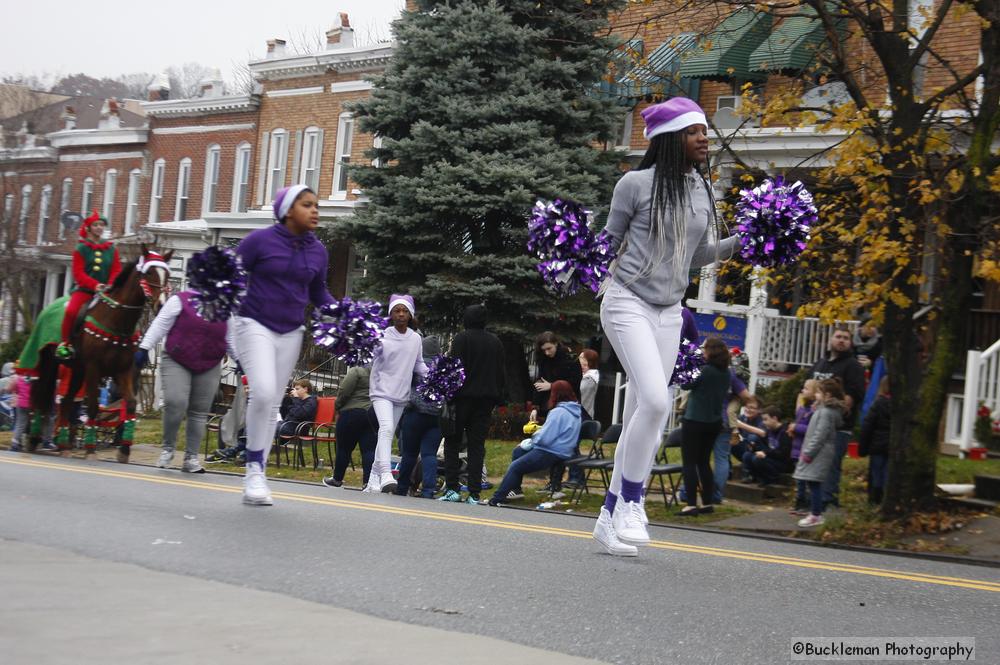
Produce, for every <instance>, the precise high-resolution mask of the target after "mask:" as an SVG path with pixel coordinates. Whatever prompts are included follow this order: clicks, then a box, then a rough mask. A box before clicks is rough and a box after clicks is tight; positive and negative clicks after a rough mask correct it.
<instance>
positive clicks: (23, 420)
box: [10, 374, 31, 451]
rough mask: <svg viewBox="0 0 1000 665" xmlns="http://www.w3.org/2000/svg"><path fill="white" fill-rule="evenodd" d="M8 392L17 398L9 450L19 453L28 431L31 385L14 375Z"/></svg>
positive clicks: (26, 380)
mask: <svg viewBox="0 0 1000 665" xmlns="http://www.w3.org/2000/svg"><path fill="white" fill-rule="evenodd" d="M12 379H13V381H12V382H11V383H12V385H11V387H10V392H11V393H13V394H14V395H16V396H17V401H16V411H15V412H14V414H15V415H14V433H13V436H12V437H11V439H10V450H11V451H19V450H23V449H24V441H22V439H23V438H24V433H25V431H27V429H28V421H29V420H30V418H31V384H30V383H28V379H26V378H25V377H24V376H22V375H21V374H15V375H13V377H12Z"/></svg>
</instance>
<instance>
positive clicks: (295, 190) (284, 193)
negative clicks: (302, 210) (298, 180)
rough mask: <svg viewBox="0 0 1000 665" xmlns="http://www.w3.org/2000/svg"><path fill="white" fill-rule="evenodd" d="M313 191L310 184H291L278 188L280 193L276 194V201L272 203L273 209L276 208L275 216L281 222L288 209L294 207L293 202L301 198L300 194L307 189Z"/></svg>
mask: <svg viewBox="0 0 1000 665" xmlns="http://www.w3.org/2000/svg"><path fill="white" fill-rule="evenodd" d="M307 189H308V190H309V191H312V188H310V187H309V185H301V184H300V185H289V186H288V187H282V188H281V189H279V190H278V193H277V194H275V195H274V203H272V204H271V209H272V210H274V218H275V219H276V220H278V221H279V222H280V221H282V220H283V219H285V215H287V214H288V211H289V210H291V209H292V204H293V203H295V199H297V198H299V194H301V193H302V192H304V191H306V190H307Z"/></svg>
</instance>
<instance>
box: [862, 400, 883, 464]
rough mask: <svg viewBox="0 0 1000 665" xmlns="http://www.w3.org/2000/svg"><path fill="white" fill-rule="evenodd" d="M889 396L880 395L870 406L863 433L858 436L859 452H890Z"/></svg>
mask: <svg viewBox="0 0 1000 665" xmlns="http://www.w3.org/2000/svg"><path fill="white" fill-rule="evenodd" d="M889 423H890V420H889V398H888V397H886V396H885V395H879V396H878V397H876V398H875V401H874V402H872V405H871V406H870V407H868V413H866V414H865V419H864V420H863V421H862V422H861V435H860V436H859V437H858V454H860V455H861V456H862V457H866V456H868V455H888V454H889Z"/></svg>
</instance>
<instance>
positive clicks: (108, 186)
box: [101, 169, 118, 233]
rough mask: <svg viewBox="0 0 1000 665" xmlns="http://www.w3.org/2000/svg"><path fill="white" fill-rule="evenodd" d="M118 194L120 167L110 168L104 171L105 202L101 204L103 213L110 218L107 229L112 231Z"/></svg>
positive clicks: (105, 217)
mask: <svg viewBox="0 0 1000 665" xmlns="http://www.w3.org/2000/svg"><path fill="white" fill-rule="evenodd" d="M117 195H118V169H108V170H107V171H106V172H105V173H104V202H103V203H102V204H101V214H102V215H103V216H104V219H106V220H108V224H107V227H106V228H105V231H106V232H108V233H110V232H111V225H112V224H113V222H112V219H111V218H112V217H113V216H114V214H115V197H116V196H117Z"/></svg>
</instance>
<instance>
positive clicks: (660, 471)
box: [649, 427, 684, 508]
mask: <svg viewBox="0 0 1000 665" xmlns="http://www.w3.org/2000/svg"><path fill="white" fill-rule="evenodd" d="M680 445H681V429H680V428H679V427H678V428H677V429H675V430H672V431H670V432H669V433H668V434H667V435H666V436H664V437H663V442H662V443H661V444H660V449H659V450H658V451H657V452H656V461H655V463H654V464H653V468H652V470H651V471H650V474H649V475H650V479H649V486H650V488H652V486H653V478H656V479H658V480H659V481H660V493H661V494H662V495H663V503H664V505H665V506H667V507H668V508H669V507H670V506H671V505H672V504H676V503H677V483H676V482H675V481H674V476H675V475H676V476H681V475H682V474H683V471H684V466H683V465H682V464H677V463H671V462H670V460H669V458H668V457H667V449H668V448H680ZM664 476H666V478H667V483H669V484H670V494H669V495H668V494H667V487H666V484H665V483H664V482H663V478H664Z"/></svg>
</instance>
